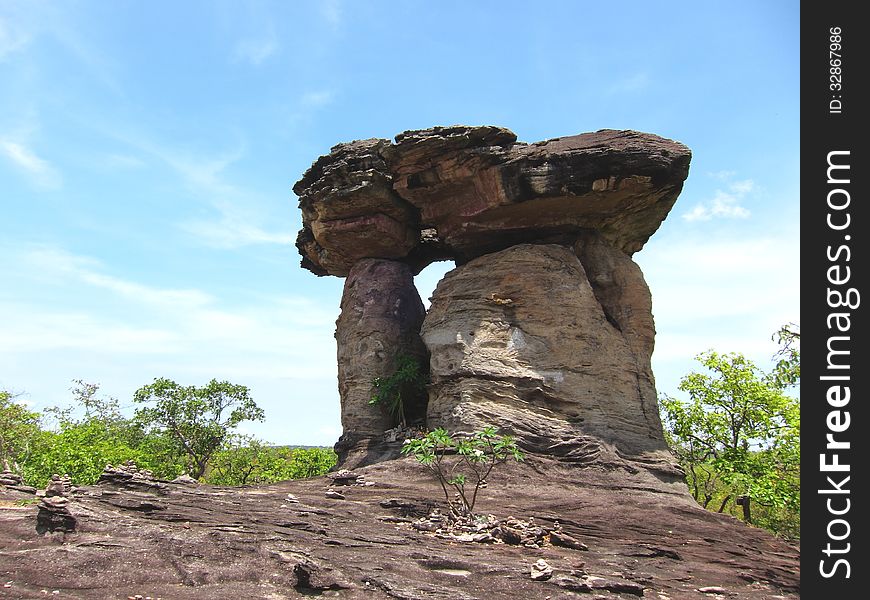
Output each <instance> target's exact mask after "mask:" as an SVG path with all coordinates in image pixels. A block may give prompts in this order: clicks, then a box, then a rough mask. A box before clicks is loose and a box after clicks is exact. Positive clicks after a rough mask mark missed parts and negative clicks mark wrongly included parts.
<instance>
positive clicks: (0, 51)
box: [0, 13, 32, 62]
mask: <svg viewBox="0 0 870 600" xmlns="http://www.w3.org/2000/svg"><path fill="white" fill-rule="evenodd" d="M31 37H32V36H31V34H30V33H29V32H28V31H26V30H24V29H23V28H21V27H20V26H19V24H18V23H17V22H16V21H15V20H13V19H11V18H10V17H9V16H7V15H3V14H2V13H0V62H2V61H3V60H5V59H6V58H7V57H9V56H11V55H13V54H15V53H17V52H19V51H21V50H23V49H24V48H25V47H26V46H27V45H28V44H29V43H30V40H31Z"/></svg>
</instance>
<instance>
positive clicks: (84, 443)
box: [22, 380, 183, 487]
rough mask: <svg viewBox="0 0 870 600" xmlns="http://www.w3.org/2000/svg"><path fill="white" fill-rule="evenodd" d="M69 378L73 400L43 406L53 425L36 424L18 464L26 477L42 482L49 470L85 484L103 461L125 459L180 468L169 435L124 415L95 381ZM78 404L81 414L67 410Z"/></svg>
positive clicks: (160, 471) (164, 469)
mask: <svg viewBox="0 0 870 600" xmlns="http://www.w3.org/2000/svg"><path fill="white" fill-rule="evenodd" d="M73 383H74V384H75V385H74V386H73V387H72V388H71V391H72V393H73V402H74V405H73V406H71V407H68V408H65V409H58V408H51V409H46V413H47V414H49V415H52V416H53V417H54V419H55V420H56V421H57V429H56V430H54V431H52V430H40V431H39V433H38V435H37V436H36V437H35V439H34V444H33V447H34V451H33V453H32V455H31V457H30V458H29V460H28V461H27V462H26V463H25V465H24V468H23V473H22V475H23V477H24V479H25V481H27V482H28V483H30V484H31V485H34V486H38V487H41V486H44V485H46V484H47V483H48V481H49V479H50V478H51V476H52V475H54V474H67V475H69V476H70V478H71V479H72V481H73V483H75V484H78V485H90V484H92V483H94V482H96V480H97V479H98V478H99V476H100V473H102V472H103V469H104V468H105V466H106V465H107V464H113V465H118V464H122V463H124V462H126V461H128V460H132V461H134V462H135V463H136V464H137V465H138V466H139V467H141V468H144V469H150V470H151V471H153V472H154V474H155V475H156V476H157V477H162V478H169V479H171V478H174V477H177V476H178V475H179V474H180V473H181V470H182V468H183V466H182V464H181V462H180V461H179V455H178V450H177V447H176V445H175V443H174V442H173V440H172V439H170V438H168V437H166V436H165V435H162V434H160V433H158V432H155V433H152V434H146V433H145V431H144V430H143V429H142V428H141V426H140V425H139V424H138V423H137V422H135V421H134V420H132V419H126V418H124V417H123V415H121V412H120V409H119V405H118V401H117V400H116V399H114V398H111V397H108V398H105V397H102V396H98V395H97V392H98V391H99V385H97V384H91V383H85V382H83V381H80V380H76V381H74V382H73ZM77 407H78V408H81V409H83V410H84V418H81V419H76V418H74V417H73V416H72V415H73V414H74V412H75V411H76V408H77Z"/></svg>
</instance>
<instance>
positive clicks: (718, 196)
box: [682, 179, 755, 222]
mask: <svg viewBox="0 0 870 600" xmlns="http://www.w3.org/2000/svg"><path fill="white" fill-rule="evenodd" d="M754 189H755V183H754V182H753V181H752V180H751V179H744V180H742V181H735V182H732V183H730V184H729V185H728V188H727V190H723V189H717V190H716V191H715V192H714V193H713V197H712V198H711V199H710V200H707V201H705V202H699V203H698V204H696V205H695V206H694V207H692V209H691V210H690V211H688V212H685V213H683V215H682V217H683V219H684V220H686V221H690V222H691V221H710V220H711V219H747V218H749V216H750V214H751V213H750V211H749V209H748V208H746V207H745V206H743V205H742V204H741V202H742V201H743V199H744V198H745V197H746V195H747V194H749V193H750V192H751V191H753V190H754Z"/></svg>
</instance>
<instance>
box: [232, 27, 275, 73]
mask: <svg viewBox="0 0 870 600" xmlns="http://www.w3.org/2000/svg"><path fill="white" fill-rule="evenodd" d="M278 49H279V45H278V38H277V37H276V35H275V32H274V31H269V33H268V34H267V35H266V36H265V37H259V38H246V39H243V40H239V41H238V42H236V45H235V47H234V48H233V60H234V61H235V62H247V63H250V64H252V65H254V66H255V67H257V66H260V65H261V64H262V63H264V62H265V61H266V60H267V59H269V58H270V57H271V56H273V55H274V54H275V53H276V52H278Z"/></svg>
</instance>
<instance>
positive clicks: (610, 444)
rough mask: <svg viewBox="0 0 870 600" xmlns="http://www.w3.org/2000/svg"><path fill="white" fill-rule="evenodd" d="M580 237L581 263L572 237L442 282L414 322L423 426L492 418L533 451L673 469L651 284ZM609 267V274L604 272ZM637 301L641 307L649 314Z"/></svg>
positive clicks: (470, 424)
mask: <svg viewBox="0 0 870 600" xmlns="http://www.w3.org/2000/svg"><path fill="white" fill-rule="evenodd" d="M588 246H589V247H593V248H594V251H590V252H587V253H585V254H584V255H585V256H588V257H591V258H592V260H591V261H590V266H589V267H588V269H587V268H584V264H583V263H581V260H580V259H579V258H578V257H577V256H576V255H575V254H574V252H573V251H572V249H570V248H568V247H565V246H561V245H530V244H524V245H518V246H513V247H511V248H508V249H507V250H503V251H500V252H495V253H491V254H487V255H485V256H482V257H479V258H476V259H474V260H472V261H470V262H468V263H467V264H465V265H463V266H460V267H457V268H456V269H454V270H453V271H451V272H450V273H448V274H447V275H446V276H445V277H444V279H442V280H441V282H440V283H439V284H438V287H437V289H436V290H435V293H434V295H433V297H432V306H431V308H430V309H429V313H428V314H427V316H426V319H425V320H424V322H423V328H422V336H423V340H424V342H425V343H426V346H427V348H428V349H429V351H430V353H431V378H432V385H431V388H430V400H429V407H428V415H427V416H428V418H427V423H428V424H429V426H430V427H435V426H442V427H445V428H447V429H448V430H451V431H462V430H464V431H473V430H476V429H480V428H481V427H484V426H486V425H495V426H497V427H499V428H500V429H502V430H504V431H509V432H512V433H514V434H515V435H517V437H518V439H519V442H520V444H521V445H523V446H524V447H525V448H526V449H527V450H529V451H533V452H538V453H542V454H547V455H553V456H557V457H560V458H561V459H563V460H566V461H570V462H577V463H590V462H593V461H596V462H604V463H617V462H620V461H621V460H622V459H623V458H628V459H631V460H634V461H641V462H644V463H648V464H650V465H657V466H659V467H661V468H663V469H665V470H671V469H672V467H671V460H672V459H671V457H670V455H669V453H668V451H667V446H666V445H665V443H664V438H663V435H662V428H661V423H660V421H659V416H658V408H657V403H656V393H655V386H654V384H653V381H652V372H651V369H650V354H651V351H652V346H651V344H647V343H646V342H647V341H649V340H651V338H652V330H651V329H652V318H651V315H650V312H649V307H648V305H649V292H648V290H647V288H646V285H645V284H644V282H643V279H642V277H640V272H639V270H637V267H636V266H634V263H633V262H632V261H631V259H630V258H628V257H627V256H626V255H625V254H623V253H622V251H620V250H618V249H615V248H613V247H612V246H609V245H607V244H606V243H603V242H590V243H589V244H588ZM611 265H613V266H614V267H615V268H614V269H612V270H611V271H608V272H607V273H608V274H609V276H610V277H611V279H616V280H617V283H615V282H613V281H606V280H605V276H604V275H602V269H603V268H606V267H609V266H611ZM632 266H634V268H633V269H632V268H631V267H632ZM589 273H592V274H593V275H592V277H590V275H589ZM596 278H597V287H598V290H599V291H598V293H596V285H594V284H593V281H594V280H595V279H596ZM599 294H600V295H601V297H602V298H606V299H605V300H604V301H603V302H602V300H600V299H599ZM644 298H645V299H646V306H644ZM623 299H625V300H627V302H625V304H623V303H621V302H620V301H621V300H623ZM632 302H633V306H632V305H631V303H632ZM633 308H637V309H644V308H645V317H646V320H644V318H643V316H641V317H640V318H634V316H633V310H632V309H633ZM614 315H616V316H614ZM617 319H621V320H622V322H623V323H626V326H625V331H623V329H622V328H621V326H620V324H619V321H618V320H617Z"/></svg>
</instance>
